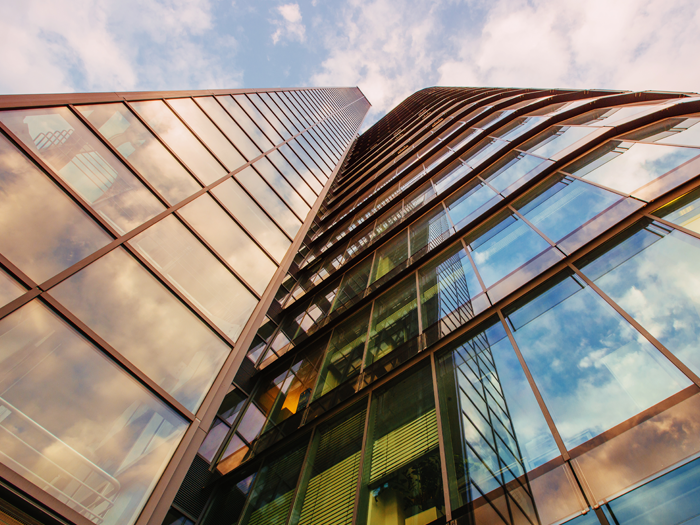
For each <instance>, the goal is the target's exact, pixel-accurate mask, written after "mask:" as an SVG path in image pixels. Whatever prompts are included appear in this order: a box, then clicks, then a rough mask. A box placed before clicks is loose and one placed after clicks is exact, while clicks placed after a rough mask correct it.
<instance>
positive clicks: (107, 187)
mask: <svg viewBox="0 0 700 525" xmlns="http://www.w3.org/2000/svg"><path fill="white" fill-rule="evenodd" d="M0 120H2V122H3V123H4V124H5V125H6V126H7V127H8V128H10V129H11V130H12V132H13V133H15V134H16V135H17V136H18V137H19V138H20V140H22V141H23V142H24V143H25V145H26V146H27V147H28V148H29V149H31V150H33V151H34V152H35V153H36V154H37V155H38V156H39V157H40V158H41V159H42V160H43V161H44V162H46V163H47V164H48V165H49V166H50V167H51V168H52V169H53V170H54V171H55V172H56V173H57V174H58V175H59V176H60V177H61V178H62V179H63V180H64V181H65V182H66V183H67V184H68V185H69V186H70V187H71V188H73V190H75V191H76V192H77V193H78V194H79V195H80V196H81V197H83V199H85V200H86V201H87V202H88V204H89V205H90V206H91V207H92V208H93V209H94V210H95V211H96V212H97V213H99V214H100V215H101V216H102V217H104V218H105V219H106V221H107V222H109V223H110V225H112V226H113V227H114V228H115V229H116V230H117V231H118V232H119V233H126V232H128V231H130V230H132V229H134V228H135V227H136V226H139V225H140V224H142V223H143V222H145V221H147V220H148V219H150V218H151V217H153V216H154V215H157V214H158V213H160V212H161V211H163V209H164V207H163V205H162V204H160V203H159V202H158V200H157V199H156V198H155V197H154V196H153V194H152V193H151V192H150V191H149V190H148V189H147V188H146V187H145V186H144V185H143V184H141V182H140V181H139V180H138V179H137V178H136V177H135V176H134V174H133V173H131V172H130V171H129V170H128V169H127V168H126V166H124V164H122V163H121V161H119V159H117V158H116V157H115V156H114V155H113V154H112V152H110V151H109V149H107V147H106V146H105V145H104V144H103V143H102V142H100V140H99V139H98V138H97V137H96V136H95V135H93V134H92V132H91V131H90V130H88V129H87V128H86V127H85V126H84V125H83V124H82V122H80V119H78V117H76V116H75V115H74V114H73V113H72V112H71V111H70V110H69V109H68V108H65V107H60V108H46V109H32V110H23V111H3V112H0Z"/></svg>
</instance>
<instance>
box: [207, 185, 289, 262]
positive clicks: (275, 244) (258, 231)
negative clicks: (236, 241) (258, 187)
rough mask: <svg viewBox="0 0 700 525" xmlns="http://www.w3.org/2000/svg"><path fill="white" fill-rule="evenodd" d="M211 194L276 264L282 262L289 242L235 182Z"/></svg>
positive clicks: (222, 186) (220, 187) (221, 186)
mask: <svg viewBox="0 0 700 525" xmlns="http://www.w3.org/2000/svg"><path fill="white" fill-rule="evenodd" d="M212 193H213V194H214V195H216V197H217V198H218V199H219V201H221V203H222V204H223V205H224V207H225V208H226V209H227V210H228V211H229V213H231V214H233V216H234V217H236V219H238V221H239V222H240V223H241V224H242V225H243V226H244V227H245V229H247V230H248V231H249V232H250V233H251V234H252V235H253V237H254V238H255V240H256V241H258V242H259V243H260V244H261V245H262V246H263V247H264V248H265V249H266V250H267V251H268V252H269V253H270V255H272V256H273V257H274V258H275V260H276V261H277V262H281V261H282V258H283V257H284V255H285V254H286V253H287V249H288V248H289V246H290V244H291V241H290V240H289V239H288V238H287V237H286V236H285V235H284V233H282V231H281V230H280V229H279V227H278V226H277V225H276V224H275V223H274V222H272V220H271V219H270V218H269V217H268V216H267V215H265V213H263V211H262V210H261V209H260V207H259V206H258V205H257V204H256V203H255V201H253V199H251V198H250V196H249V195H248V194H247V193H246V192H245V191H243V188H241V187H240V185H239V184H238V183H237V182H236V181H235V180H233V179H229V180H227V181H226V182H224V183H223V184H219V185H218V186H217V187H216V188H214V189H213V190H212Z"/></svg>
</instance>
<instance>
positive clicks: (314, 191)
mask: <svg viewBox="0 0 700 525" xmlns="http://www.w3.org/2000/svg"><path fill="white" fill-rule="evenodd" d="M285 145H286V144H285ZM287 147H289V146H287ZM289 149H290V150H291V149H292V148H291V147H289ZM292 153H294V150H292ZM280 155H282V158H283V159H284V160H285V161H286V162H287V164H289V165H290V166H291V167H292V169H293V170H294V173H296V174H297V175H298V176H299V178H300V179H301V180H302V181H303V182H304V184H306V185H307V186H308V187H309V189H310V190H311V192H312V193H313V194H314V195H316V197H317V198H318V195H319V194H318V193H316V190H314V189H313V188H312V187H311V185H310V184H309V183H308V182H307V181H306V179H305V178H304V176H303V175H302V174H301V173H299V171H298V170H297V169H296V167H295V166H294V164H292V163H291V161H290V160H289V159H288V158H287V157H286V156H285V154H284V153H283V152H282V151H280ZM294 155H295V156H296V153H294ZM297 158H299V157H298V156H297ZM299 162H301V163H302V164H304V161H303V160H301V159H299ZM304 166H306V164H304ZM306 169H307V170H308V167H307V168H306ZM309 173H311V176H312V177H314V180H316V181H317V182H318V179H317V178H316V177H315V176H314V174H313V173H312V172H311V170H309ZM288 182H289V181H288Z"/></svg>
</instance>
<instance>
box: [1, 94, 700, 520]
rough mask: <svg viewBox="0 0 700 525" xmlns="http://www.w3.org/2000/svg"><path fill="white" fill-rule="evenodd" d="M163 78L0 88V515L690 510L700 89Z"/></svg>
mask: <svg viewBox="0 0 700 525" xmlns="http://www.w3.org/2000/svg"><path fill="white" fill-rule="evenodd" d="M184 95H185V94H177V93H168V94H163V93H160V94H121V95H85V96H76V97H75V98H71V97H69V96H66V97H64V98H63V99H59V100H55V99H54V100H52V99H43V100H40V99H35V98H27V99H26V100H25V99H21V98H16V97H14V98H12V97H11V98H8V99H7V101H6V102H3V105H2V107H3V108H8V109H7V110H6V111H3V112H2V113H0V122H1V123H2V124H1V125H0V127H2V131H3V133H4V135H3V140H4V141H5V143H6V146H5V147H4V149H5V151H6V152H7V153H5V154H4V155H3V157H4V158H5V159H7V160H3V168H2V169H3V170H4V171H3V184H10V183H11V184H13V188H12V189H11V190H10V191H8V190H5V189H4V188H3V193H2V194H0V195H3V196H4V197H3V198H4V199H5V202H6V203H8V204H6V205H5V206H6V208H5V209H6V210H7V212H6V213H4V215H5V216H6V217H7V219H6V220H7V221H8V224H9V225H10V226H11V227H6V228H4V229H3V230H2V231H3V232H6V233H2V235H3V236H5V237H3V238H2V239H0V253H1V254H2V257H3V258H2V259H1V260H0V263H2V265H3V267H4V269H5V270H7V283H8V284H7V286H6V287H5V289H7V290H10V291H12V290H15V292H14V296H13V295H12V294H11V293H10V292H7V294H8V295H7V297H8V299H7V300H6V301H10V302H9V303H8V304H7V306H3V307H2V308H1V309H0V345H1V346H0V360H1V361H2V363H3V370H4V371H5V370H7V371H9V372H5V376H4V379H3V382H4V387H3V392H2V393H0V400H2V402H3V403H5V405H4V409H0V410H2V412H0V419H1V420H2V421H0V430H2V432H3V434H2V440H0V453H2V456H1V457H0V462H1V463H2V466H1V467H0V475H2V477H3V478H4V480H5V481H4V482H3V486H4V491H3V493H2V495H3V497H5V499H7V500H8V502H9V503H10V504H12V505H13V507H11V508H10V507H8V511H7V512H8V513H11V512H14V513H15V514H14V515H15V516H20V517H21V518H22V517H23V516H25V514H28V515H31V516H34V517H35V518H36V517H40V518H45V514H42V512H44V513H53V514H57V515H61V516H64V517H65V519H68V520H69V521H73V522H74V523H88V522H89V521H92V522H94V523H135V522H138V523H153V524H156V525H158V524H160V523H164V524H167V525H174V524H178V525H185V524H189V523H195V522H196V523H198V525H199V524H201V525H233V524H238V525H257V524H275V525H277V524H279V525H283V524H294V525H297V524H313V525H320V524H323V525H326V524H327V525H331V524H333V525H336V524H364V525H383V524H386V525H428V524H439V523H447V522H450V523H455V524H499V523H507V524H509V525H515V524H528V523H530V524H533V525H537V524H540V525H553V524H558V523H570V524H571V525H589V524H599V523H600V524H603V525H607V524H611V525H612V524H615V523H616V524H618V525H621V524H623V523H669V524H671V523H684V522H687V521H688V520H690V519H692V518H693V517H694V516H697V515H698V514H699V513H700V506H699V505H698V504H697V503H696V502H695V501H694V499H696V498H694V492H695V491H696V490H697V487H698V486H699V485H700V483H699V481H700V461H696V458H697V457H698V455H700V439H699V438H698V435H700V434H699V433H698V430H700V397H699V396H698V394H699V393H700V390H699V389H698V387H699V386H700V378H699V377H698V375H700V352H699V351H698V349H697V348H696V347H697V340H698V337H697V335H698V333H699V332H700V313H699V310H698V305H699V304H700V295H699V294H698V291H697V290H698V289H700V288H699V287H700V277H699V276H700V270H698V269H697V263H696V261H697V259H698V255H699V254H700V251H699V250H700V226H698V223H697V221H696V217H697V213H698V204H697V203H698V202H700V201H699V199H700V177H698V175H700V131H699V130H700V127H699V126H696V123H697V122H698V121H700V96H697V95H695V94H685V93H668V92H612V91H574V90H535V89H505V88H490V89H489V88H478V89H476V88H429V89H425V90H422V91H419V92H418V93H416V94H414V95H412V96H410V97H409V98H408V99H406V100H405V101H404V102H402V103H401V104H399V105H398V106H397V107H396V108H395V109H394V110H392V111H391V112H390V113H389V114H387V115H386V116H385V117H384V118H382V119H381V120H379V121H378V122H377V123H376V124H374V125H373V126H371V127H370V128H369V129H368V130H366V131H365V132H364V133H362V134H361V135H360V136H359V137H356V136H355V133H356V131H357V129H358V128H359V125H360V122H361V120H362V118H363V117H364V115H365V113H366V111H367V109H368V103H367V101H366V100H365V99H364V97H363V96H362V94H361V93H360V92H359V90H356V89H350V88H348V89H336V90H331V89H314V90H291V91H290V90H276V91H275V92H274V93H265V94H263V93H259V92H258V94H253V93H249V94H246V95H242V94H240V93H238V92H236V93H232V94H229V92H226V93H192V94H187V96H184ZM213 95H216V96H213ZM90 97H93V98H94V99H93V100H91V99H90ZM163 98H166V99H167V101H165V102H164V101H163V100H159V99H163ZM60 104H63V105H64V106H63V107H60V108H56V106H57V105H60ZM65 104H69V106H68V107H66V106H65ZM22 105H24V106H31V105H33V106H42V108H41V109H19V107H18V106H22ZM49 106H51V107H50V109H46V108H47V107H49ZM57 116H58V117H57ZM59 117H60V119H62V120H59ZM302 118H303V119H304V120H302ZM251 123H257V126H256V125H255V124H253V126H251ZM241 130H242V131H241ZM256 130H257V131H256ZM285 131H286V133H285ZM299 132H302V133H301V134H300V135H298V136H295V134H296V133H299ZM275 133H276V135H275ZM73 137H76V138H73ZM263 137H264V138H265V139H267V142H262V143H258V140H261V139H262V138H263ZM292 137H294V138H292ZM246 138H247V139H248V142H246V141H245V139H246ZM239 141H240V143H239ZM284 141H287V142H284ZM248 143H250V144H252V145H253V146H256V147H257V149H254V150H253V149H252V148H251V149H250V152H249V153H246V151H245V148H246V147H247V146H245V145H244V144H248ZM253 153H255V155H256V156H253V155H252V154H253ZM263 153H264V155H263ZM234 155H238V156H237V157H236V156H234ZM234 159H237V160H234ZM205 162H209V163H210V164H204V163H205ZM165 166H167V167H165ZM171 166H177V170H176V169H174V168H172V167H171ZM212 166H218V167H219V169H220V172H219V174H218V177H216V178H214V177H212V179H211V180H209V181H208V180H206V179H201V177H202V175H203V174H206V173H209V172H210V171H211V170H213V167H212ZM183 174H185V175H187V177H189V179H187V177H184V176H183ZM30 176H33V177H34V178H33V179H32V181H31V182H27V181H24V179H22V177H25V178H28V177H30ZM190 179H195V181H196V182H197V183H198V189H194V190H190V192H189V193H187V190H186V189H185V190H183V189H182V188H183V187H184V186H183V184H184V183H183V182H182V181H183V180H190ZM314 180H315V181H316V182H315V183H314ZM5 181H10V182H8V183H6V182H5ZM12 181H16V182H12ZM34 181H37V182H34ZM234 186H235V187H234ZM8 187H9V186H8ZM40 187H41V188H46V189H42V190H39V189H36V188H40ZM227 187H228V188H227ZM15 188H18V189H15ZM229 188H230V189H229ZM260 188H264V189H265V191H266V192H267V193H266V194H265V195H266V196H264V197H263V196H262V195H263V193H262V191H261V190H260ZM306 188H308V189H306ZM19 189H22V190H23V191H24V194H26V195H28V196H27V197H21V196H22V194H23V193H22V192H21V191H19ZM234 190H235V191H236V192H237V193H236V192H234ZM32 191H44V192H45V195H41V196H40V198H39V199H37V198H36V197H34V196H31V197H29V195H31V192H32ZM50 191H51V192H53V193H51V194H49V192H50ZM130 192H131V193H130ZM256 192H260V193H256ZM183 193H184V194H185V195H184V196H183ZM305 193H306V195H305ZM54 194H55V195H60V199H59V197H57V196H54ZM16 195H19V196H20V197H21V198H23V199H24V200H21V201H20V200H18V199H19V198H20V197H17V198H15V196H16ZM171 195H173V196H171ZM273 196H274V197H273ZM234 197H235V198H234ZM236 199H237V200H236ZM275 199H277V200H275ZM204 201H207V203H206V204H205V202H204ZM56 202H62V203H66V204H62V205H61V206H63V207H62V208H61V209H57V206H58V204H55V203H56ZM152 202H154V203H156V204H159V205H160V206H161V208H158V209H157V210H156V208H154V206H155V204H152ZM36 203H40V204H39V205H37V204H36ZM32 204H33V205H34V208H32V211H31V212H29V213H27V211H26V210H28V209H30V208H29V206H30V205H32ZM11 205H12V206H14V207H11ZM253 205H256V206H257V208H252V206H253ZM282 205H284V206H282ZM69 206H72V207H69ZM197 206H199V207H200V209H199V210H197V209H196V208H197ZM250 209H255V210H257V215H256V217H258V218H262V217H263V215H264V218H265V219H266V220H267V221H268V222H267V223H266V224H268V225H269V226H270V227H271V226H276V227H277V229H276V230H274V229H272V230H270V229H267V230H265V229H262V227H261V226H260V225H259V222H254V221H252V219H251V218H250V215H248V214H247V210H250ZM49 210H51V211H49ZM65 210H69V211H65ZM163 210H165V211H163ZM279 210H283V211H284V213H283V214H281V212H280V211H279ZM57 211H58V213H56V212H57ZM69 213H71V214H72V215H70V216H69V215H68V214H69ZM222 214H223V215H222ZM217 215H220V216H221V217H222V220H219V219H217V218H216V217H217ZM42 216H43V217H48V216H50V217H52V219H51V220H49V219H44V221H43V222H38V221H37V218H40V217H42ZM54 216H55V217H57V218H56V219H53V217H54ZM64 216H65V217H69V219H64V220H59V219H60V218H61V217H64ZM75 217H79V218H75ZM84 217H87V218H89V219H91V220H92V222H91V223H90V228H91V229H89V228H87V227H85V226H81V228H80V229H79V228H78V224H81V223H80V220H81V219H83V218H84ZM244 217H245V218H244ZM285 217H287V218H288V219H289V221H290V222H286V221H287V219H285ZM292 218H295V222H292V221H291V219H292ZM223 219H225V220H223ZM11 220H14V221H15V222H10V221H11ZM30 220H33V221H34V222H30ZM168 221H169V222H170V223H171V224H172V226H171V225H168ZM66 224H69V225H70V228H68V227H66V226H65V225H66ZM254 224H255V226H254ZM292 224H293V225H294V227H292V226H291V225H292ZM30 225H31V227H30ZM61 225H64V226H63V229H61ZM236 228H237V229H236ZM294 228H296V229H294ZM176 230H177V231H176ZM178 231H179V232H181V233H178ZM269 231H275V232H277V233H278V234H279V233H282V234H285V238H286V241H285V242H284V243H282V242H281V239H282V237H280V236H277V237H270V236H268V233H269ZM263 232H266V234H263ZM100 235H102V236H103V237H104V236H107V237H108V238H107V240H104V241H102V244H100V239H101V237H100ZM5 239H8V240H5ZM190 239H192V240H190ZM277 239H279V240H280V243H279V244H275V240H277ZM49 240H50V241H52V242H49ZM248 243H252V244H248ZM23 246H24V247H31V248H32V250H33V251H30V250H29V249H28V248H24V249H22V247H23ZM195 246H196V248H195ZM38 247H40V248H41V250H39V248H38ZM256 249H257V250H258V251H257V252H255V250H256ZM12 250H15V251H12ZM274 250H278V251H274ZM253 253H255V255H251V254H253ZM23 257H24V258H23ZM260 261H264V262H265V264H263V263H260ZM268 261H269V262H270V264H272V266H270V268H269V269H267V270H266V264H267V262H268ZM213 262H216V263H217V264H213ZM52 265H53V266H52ZM214 268H216V270H214ZM224 276H225V277H224ZM39 283H43V284H39ZM234 284H235V286H234ZM10 285H12V286H14V288H13V287H12V286H10ZM244 292H246V293H248V295H250V296H251V298H249V301H250V304H251V306H249V305H248V304H249V303H248V302H246V298H247V297H248V296H247V295H245V293H244ZM195 321H196V322H195ZM231 349H233V351H231ZM217 359H218V360H217ZM117 372H118V373H117ZM64 378H65V379H64ZM116 383H118V384H116ZM44 400H45V401H44ZM66 407H68V408H69V410H67V409H66ZM166 465H167V466H166ZM32 505H34V507H32ZM39 507H41V508H39ZM19 512H23V513H24V514H21V515H20V514H19Z"/></svg>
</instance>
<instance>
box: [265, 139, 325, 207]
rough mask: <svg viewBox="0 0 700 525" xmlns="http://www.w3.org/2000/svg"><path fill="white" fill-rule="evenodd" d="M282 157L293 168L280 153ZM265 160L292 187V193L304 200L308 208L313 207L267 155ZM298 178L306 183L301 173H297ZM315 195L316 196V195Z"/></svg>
mask: <svg viewBox="0 0 700 525" xmlns="http://www.w3.org/2000/svg"><path fill="white" fill-rule="evenodd" d="M279 154H280V155H282V152H281V151H280V152H279ZM282 158H283V159H284V160H285V162H287V164H289V166H290V167H291V168H292V169H294V166H292V165H291V164H290V163H289V161H287V159H286V157H284V155H282ZM267 160H268V162H269V163H270V164H272V168H273V169H274V170H275V171H276V172H277V173H278V174H279V175H280V176H281V177H282V178H283V179H284V180H286V181H287V183H288V184H289V186H290V187H291V188H292V190H293V191H294V193H296V194H297V195H298V196H299V198H300V199H301V200H302V201H304V202H305V203H306V204H307V205H308V206H309V208H312V207H313V203H311V204H309V201H307V200H306V198H305V197H304V196H303V195H302V194H301V193H299V190H297V189H296V187H295V185H294V184H292V183H291V182H290V180H289V179H288V178H287V177H286V175H285V174H284V173H282V170H280V169H279V168H278V167H277V166H276V165H275V163H274V162H272V160H270V158H269V157H268V158H267ZM294 172H295V173H297V171H296V170H294ZM297 175H298V173H297ZM299 178H300V179H301V182H302V183H303V184H306V181H305V180H304V177H302V176H301V175H299ZM306 185H307V186H309V185H308V184H306ZM309 189H310V190H311V192H312V193H313V194H314V195H316V192H315V191H313V190H312V189H311V186H309ZM316 197H317V198H318V195H317V196H316ZM314 200H315V199H314Z"/></svg>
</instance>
